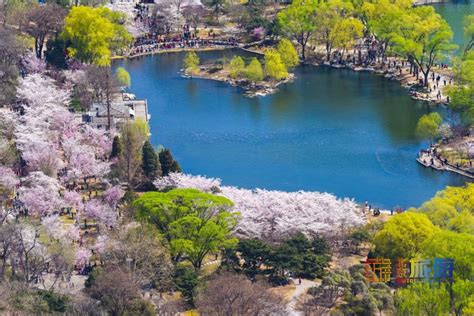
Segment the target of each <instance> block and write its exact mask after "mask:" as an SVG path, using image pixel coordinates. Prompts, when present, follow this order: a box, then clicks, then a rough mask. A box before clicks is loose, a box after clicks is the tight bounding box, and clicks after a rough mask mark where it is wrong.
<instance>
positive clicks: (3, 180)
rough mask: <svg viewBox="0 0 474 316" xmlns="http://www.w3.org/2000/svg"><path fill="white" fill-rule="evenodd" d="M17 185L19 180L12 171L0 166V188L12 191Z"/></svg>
mask: <svg viewBox="0 0 474 316" xmlns="http://www.w3.org/2000/svg"><path fill="white" fill-rule="evenodd" d="M19 183H20V180H19V179H18V177H17V176H16V174H15V172H13V170H12V169H10V168H7V167H3V166H0V188H4V189H6V190H8V191H13V190H14V189H15V188H16V186H17V185H18V184H19Z"/></svg>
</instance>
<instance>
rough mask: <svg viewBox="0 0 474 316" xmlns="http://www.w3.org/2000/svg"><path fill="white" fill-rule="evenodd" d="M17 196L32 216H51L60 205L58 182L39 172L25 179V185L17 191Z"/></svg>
mask: <svg viewBox="0 0 474 316" xmlns="http://www.w3.org/2000/svg"><path fill="white" fill-rule="evenodd" d="M19 194H20V200H21V201H22V202H23V204H24V205H25V207H26V208H27V209H28V212H29V214H30V215H33V216H38V217H40V216H46V215H48V214H52V213H53V212H56V211H59V209H60V207H61V205H62V203H61V198H60V197H59V184H58V181H57V180H56V179H55V178H51V177H48V176H46V175H45V174H44V173H42V172H41V171H35V172H32V173H31V174H30V175H29V176H28V177H27V178H26V179H25V185H24V186H22V187H21V188H20V189H19Z"/></svg>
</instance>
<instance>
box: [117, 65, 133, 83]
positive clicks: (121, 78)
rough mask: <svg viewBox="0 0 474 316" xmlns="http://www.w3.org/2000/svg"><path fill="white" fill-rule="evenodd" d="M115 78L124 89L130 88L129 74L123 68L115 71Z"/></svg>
mask: <svg viewBox="0 0 474 316" xmlns="http://www.w3.org/2000/svg"><path fill="white" fill-rule="evenodd" d="M115 78H116V79H117V81H118V83H120V84H121V85H122V86H124V87H130V85H131V79H130V74H129V73H128V71H126V70H125V68H123V67H119V68H117V70H116V71H115Z"/></svg>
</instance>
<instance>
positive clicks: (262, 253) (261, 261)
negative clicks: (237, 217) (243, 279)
mask: <svg viewBox="0 0 474 316" xmlns="http://www.w3.org/2000/svg"><path fill="white" fill-rule="evenodd" d="M236 251H237V252H238V253H239V257H240V258H241V259H242V260H243V262H242V265H241V269H242V271H243V272H244V273H245V274H246V275H247V276H248V277H249V278H250V279H251V280H254V279H255V277H256V276H257V275H258V274H260V273H262V272H263V266H264V265H266V264H268V260H269V257H270V253H271V247H270V246H269V245H268V244H267V243H265V242H264V241H262V240H260V239H256V238H255V239H241V240H240V241H239V244H238V245H237V248H236ZM239 264H240V261H239Z"/></svg>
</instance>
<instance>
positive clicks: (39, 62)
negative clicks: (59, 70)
mask: <svg viewBox="0 0 474 316" xmlns="http://www.w3.org/2000/svg"><path fill="white" fill-rule="evenodd" d="M21 63H22V64H23V66H24V67H25V68H26V70H27V71H28V73H30V74H32V73H43V72H44V71H45V70H46V62H45V61H44V60H43V59H40V58H38V57H36V55H35V53H33V52H30V53H28V54H27V55H26V56H25V57H23V59H22V61H21Z"/></svg>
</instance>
